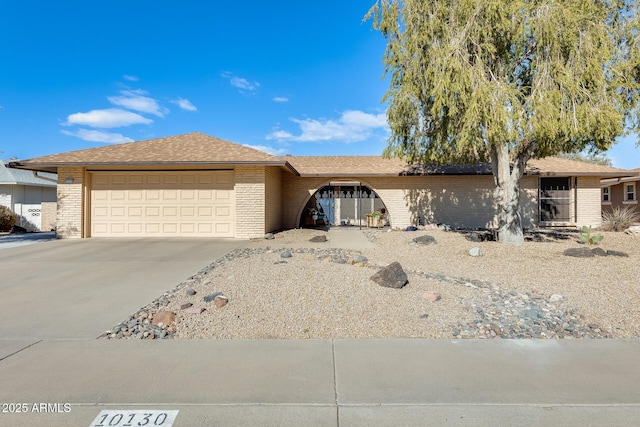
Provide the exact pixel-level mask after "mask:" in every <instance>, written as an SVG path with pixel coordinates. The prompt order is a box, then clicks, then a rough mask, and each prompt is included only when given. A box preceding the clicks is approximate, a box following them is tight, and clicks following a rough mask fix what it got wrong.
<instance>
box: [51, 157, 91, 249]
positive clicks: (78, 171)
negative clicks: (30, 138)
mask: <svg viewBox="0 0 640 427" xmlns="http://www.w3.org/2000/svg"><path fill="white" fill-rule="evenodd" d="M84 176H85V173H84V168H82V167H61V168H59V169H58V195H57V197H58V215H57V220H56V222H57V229H56V231H57V235H58V237H59V238H62V239H71V238H80V237H83V236H84V231H83V223H84V216H83V213H84V192H85V188H84V187H85V183H84ZM67 178H73V180H74V182H73V184H66V183H65V180H66V179H67Z"/></svg>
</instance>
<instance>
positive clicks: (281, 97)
mask: <svg viewBox="0 0 640 427" xmlns="http://www.w3.org/2000/svg"><path fill="white" fill-rule="evenodd" d="M273 102H289V98H285V97H284V96H276V97H275V98H273Z"/></svg>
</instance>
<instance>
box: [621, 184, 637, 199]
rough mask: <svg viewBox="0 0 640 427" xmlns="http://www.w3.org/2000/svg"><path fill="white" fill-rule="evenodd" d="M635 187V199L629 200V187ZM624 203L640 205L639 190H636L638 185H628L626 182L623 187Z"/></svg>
mask: <svg viewBox="0 0 640 427" xmlns="http://www.w3.org/2000/svg"><path fill="white" fill-rule="evenodd" d="M628 186H630V187H633V198H632V199H627V195H628V191H627V187H628ZM622 203H630V204H631V203H638V192H637V188H636V183H635V182H632V183H628V182H625V183H624V185H623V186H622Z"/></svg>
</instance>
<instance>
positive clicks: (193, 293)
mask: <svg viewBox="0 0 640 427" xmlns="http://www.w3.org/2000/svg"><path fill="white" fill-rule="evenodd" d="M195 294H196V291H195V290H193V289H191V288H189V289H187V295H189V296H192V295H195Z"/></svg>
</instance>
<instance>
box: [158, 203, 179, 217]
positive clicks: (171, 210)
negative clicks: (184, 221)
mask: <svg viewBox="0 0 640 427" xmlns="http://www.w3.org/2000/svg"><path fill="white" fill-rule="evenodd" d="M162 216H163V217H164V218H165V219H168V218H177V217H178V207H177V206H163V207H162Z"/></svg>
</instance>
